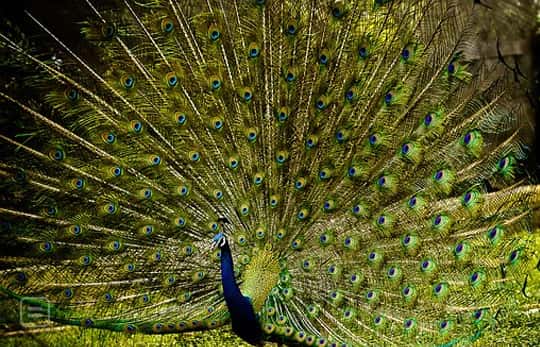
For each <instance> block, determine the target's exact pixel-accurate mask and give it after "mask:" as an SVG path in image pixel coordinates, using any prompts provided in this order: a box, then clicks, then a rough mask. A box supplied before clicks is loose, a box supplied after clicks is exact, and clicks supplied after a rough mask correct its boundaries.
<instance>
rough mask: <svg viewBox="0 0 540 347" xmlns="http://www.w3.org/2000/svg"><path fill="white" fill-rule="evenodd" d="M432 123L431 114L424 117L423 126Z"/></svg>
mask: <svg viewBox="0 0 540 347" xmlns="http://www.w3.org/2000/svg"><path fill="white" fill-rule="evenodd" d="M432 121H433V115H432V114H431V113H428V114H426V116H425V117H424V125H425V126H430V125H431V122H432Z"/></svg>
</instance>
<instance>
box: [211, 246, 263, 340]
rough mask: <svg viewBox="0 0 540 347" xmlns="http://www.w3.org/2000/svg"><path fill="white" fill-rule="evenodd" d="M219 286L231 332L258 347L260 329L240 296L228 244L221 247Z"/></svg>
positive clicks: (244, 298) (249, 305)
mask: <svg viewBox="0 0 540 347" xmlns="http://www.w3.org/2000/svg"><path fill="white" fill-rule="evenodd" d="M220 259H221V284H222V285H223V297H224V298H225V303H226V304H227V308H228V309H229V313H230V314H231V324H232V329H233V331H234V332H235V333H236V334H237V335H238V336H240V337H241V338H242V339H243V340H244V341H246V342H249V343H251V344H253V345H258V344H260V343H261V341H262V329H261V327H260V325H259V322H258V320H257V316H256V315H255V311H254V310H253V305H251V302H250V301H249V300H248V299H247V298H246V297H245V296H243V295H242V292H241V291H240V288H239V287H238V284H236V279H235V278H234V264H233V259H232V255H231V249H230V248H229V244H228V243H225V245H223V247H221V258H220Z"/></svg>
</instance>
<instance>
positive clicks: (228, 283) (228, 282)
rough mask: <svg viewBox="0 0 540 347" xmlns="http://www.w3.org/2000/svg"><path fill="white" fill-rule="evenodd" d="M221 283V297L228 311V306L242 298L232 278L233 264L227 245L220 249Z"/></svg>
mask: <svg viewBox="0 0 540 347" xmlns="http://www.w3.org/2000/svg"><path fill="white" fill-rule="evenodd" d="M220 259H221V283H222V285H223V296H224V297H225V302H226V303H227V306H228V307H229V309H230V306H234V303H235V302H238V301H239V300H243V299H244V296H243V295H242V292H241V291H240V288H238V285H237V284H236V279H235V278H234V264H233V259H232V255H231V249H230V248H229V244H228V243H225V245H224V246H223V247H221V258H220Z"/></svg>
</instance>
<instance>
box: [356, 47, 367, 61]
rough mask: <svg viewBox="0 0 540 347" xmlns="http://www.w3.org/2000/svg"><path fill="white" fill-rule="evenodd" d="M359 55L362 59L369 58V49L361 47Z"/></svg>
mask: <svg viewBox="0 0 540 347" xmlns="http://www.w3.org/2000/svg"><path fill="white" fill-rule="evenodd" d="M358 55H359V56H360V58H362V59H365V58H367V56H368V51H367V48H366V47H360V48H359V49H358Z"/></svg>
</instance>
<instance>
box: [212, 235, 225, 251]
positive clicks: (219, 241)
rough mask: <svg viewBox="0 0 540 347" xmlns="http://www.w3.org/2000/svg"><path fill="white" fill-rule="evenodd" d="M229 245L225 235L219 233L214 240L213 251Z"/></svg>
mask: <svg viewBox="0 0 540 347" xmlns="http://www.w3.org/2000/svg"><path fill="white" fill-rule="evenodd" d="M226 244H227V238H226V237H225V234H224V233H218V234H217V235H216V236H214V238H213V239H212V249H216V248H222V247H224V246H225V245H226Z"/></svg>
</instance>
